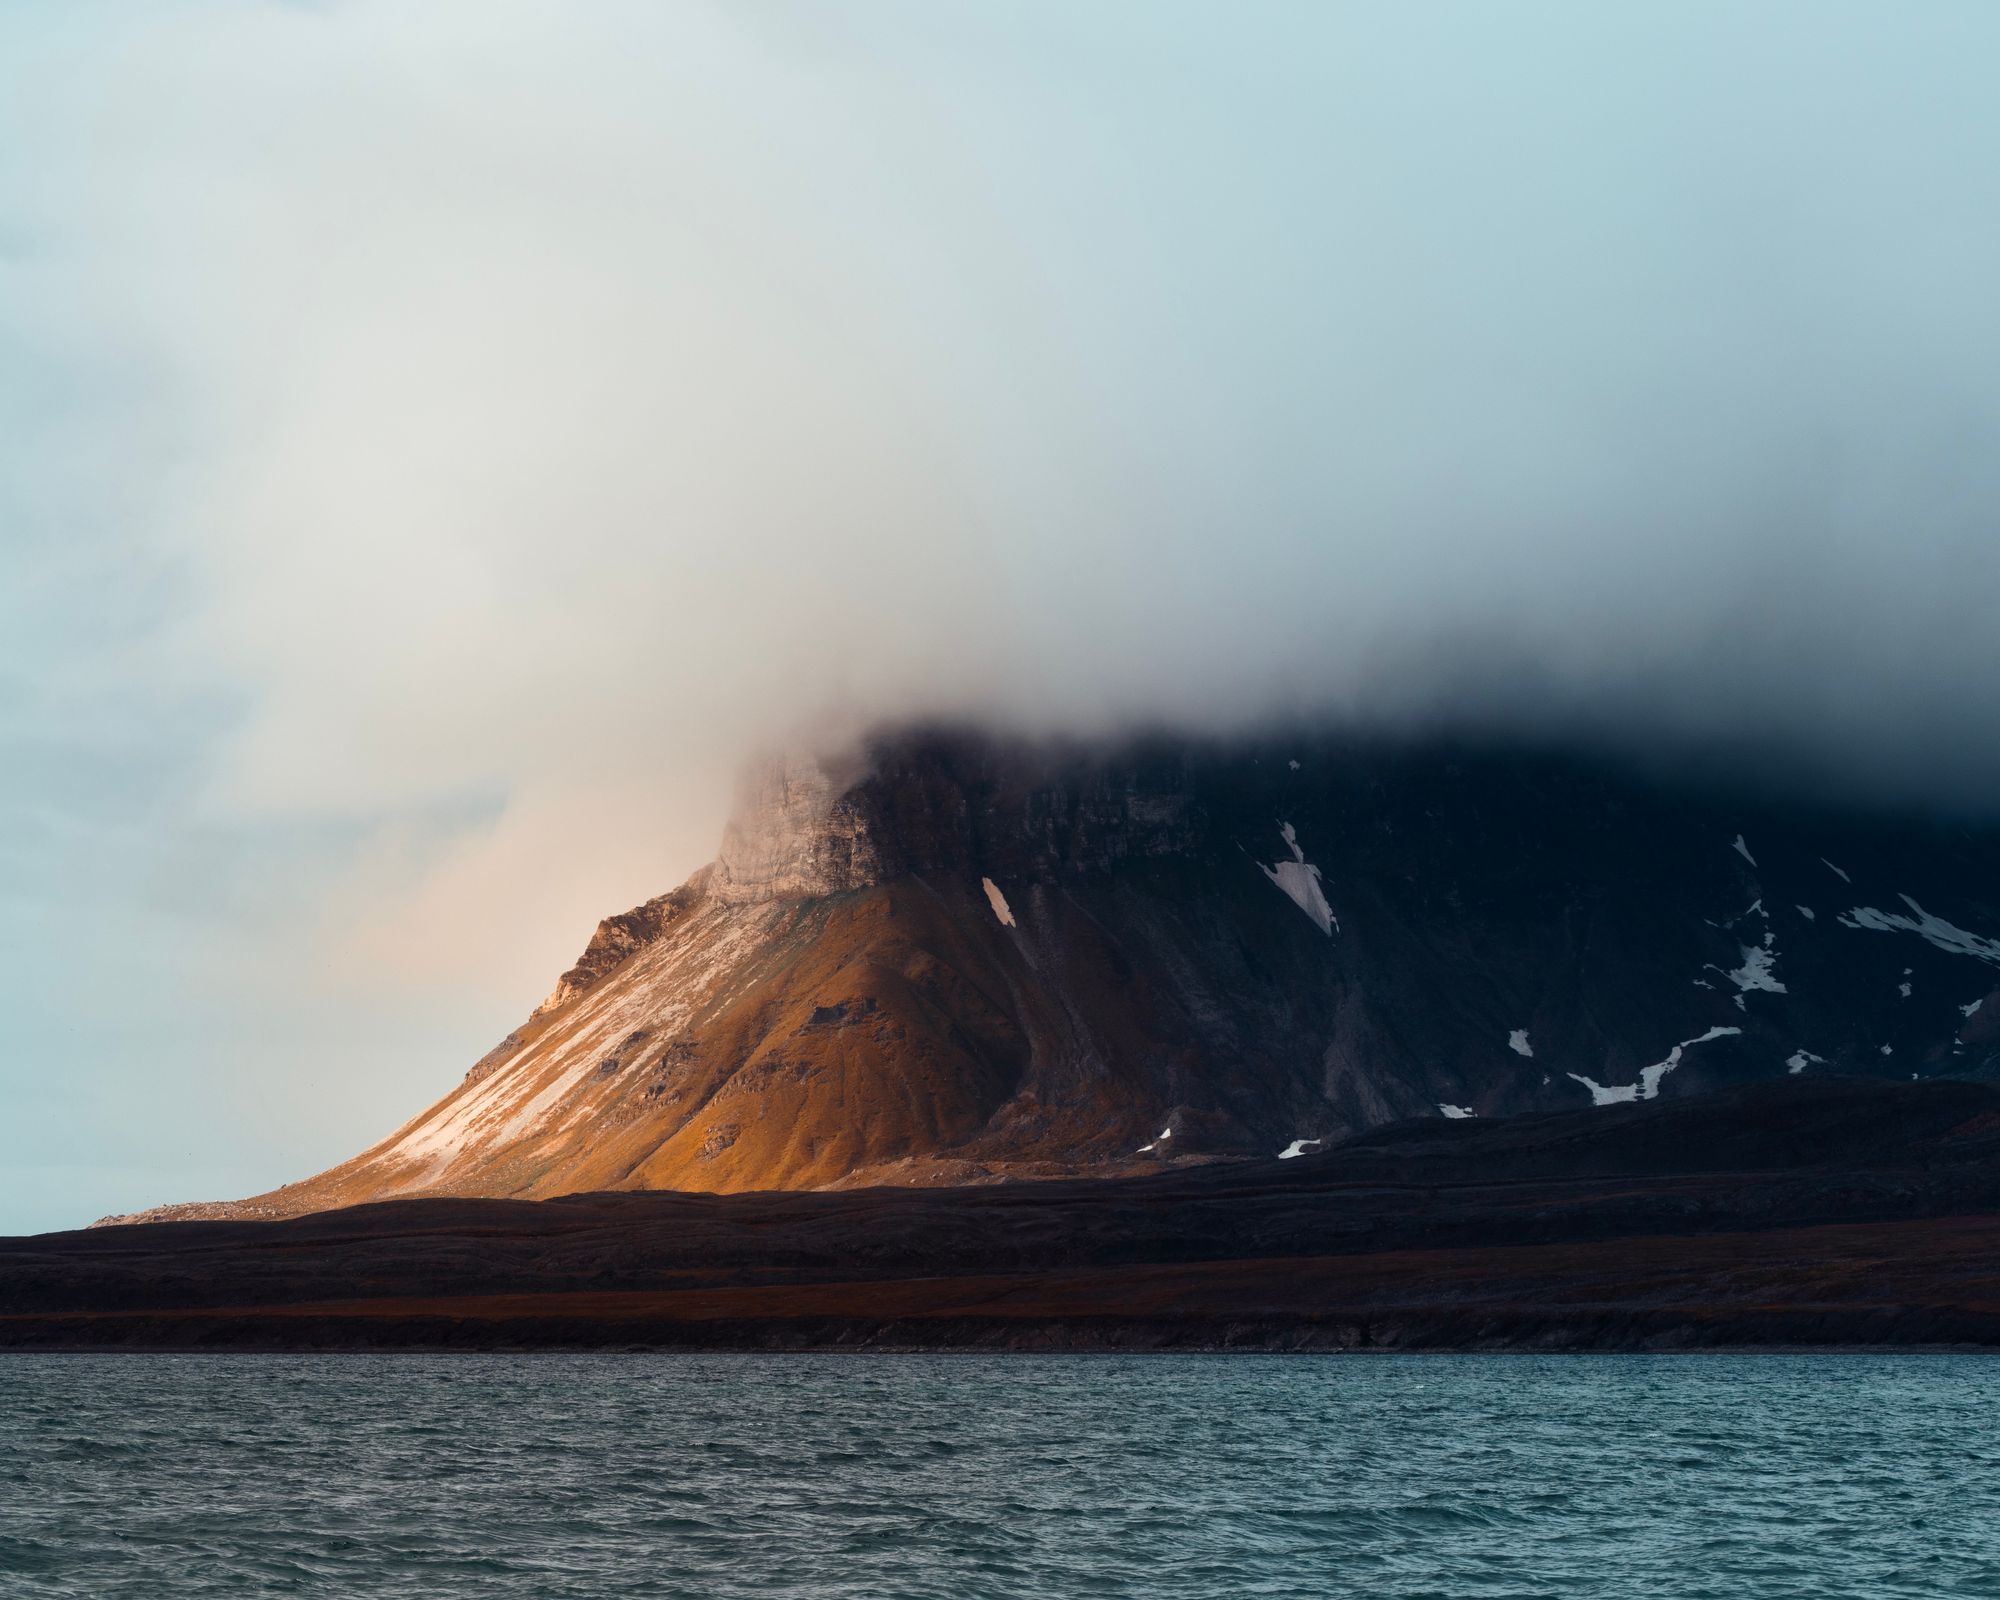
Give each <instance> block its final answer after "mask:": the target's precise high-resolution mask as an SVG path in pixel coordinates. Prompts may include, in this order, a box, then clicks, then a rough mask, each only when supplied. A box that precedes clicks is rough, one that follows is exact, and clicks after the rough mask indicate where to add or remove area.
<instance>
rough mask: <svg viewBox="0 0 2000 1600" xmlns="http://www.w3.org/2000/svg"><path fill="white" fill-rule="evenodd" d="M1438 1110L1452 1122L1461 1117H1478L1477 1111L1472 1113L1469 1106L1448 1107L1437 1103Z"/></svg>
mask: <svg viewBox="0 0 2000 1600" xmlns="http://www.w3.org/2000/svg"><path fill="white" fill-rule="evenodd" d="M1438 1110H1440V1111H1442V1112H1443V1113H1444V1114H1445V1115H1446V1116H1447V1117H1450V1118H1451V1119H1452V1121H1454V1122H1457V1121H1458V1120H1460V1119H1461V1118H1463V1117H1476V1116H1478V1115H1479V1113H1478V1112H1477V1111H1474V1110H1473V1109H1472V1107H1470V1106H1448V1105H1445V1104H1443V1103H1442V1102H1440V1103H1439V1105H1438Z"/></svg>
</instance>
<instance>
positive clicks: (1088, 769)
mask: <svg viewBox="0 0 2000 1600" xmlns="http://www.w3.org/2000/svg"><path fill="white" fill-rule="evenodd" d="M1996 969H2000V836H1996V835H1995V834H1993V833H1980V832H1974V831H1968V830H1965V829H1962V828H1949V827H1944V826H1940V825H1935V824H1930V823H1926V822H1922V821H1913V820H1910V819H1894V818H1881V817H1873V818H1862V817H1852V816H1842V815H1838V814H1835V813H1831V812H1822V811H1818V810H1814V809H1811V808H1804V807H1799V806H1796V805H1780V804H1775V803H1772V802H1768V801H1756V800H1750V799H1745V798H1742V797H1730V796H1721V795H1715V794H1703V793H1697V792H1694V791H1691V790H1684V789H1678V788H1672V787H1662V786H1660V785H1657V784H1653V783H1647V782H1641V781H1638V780H1635V779H1633V778H1630V777H1628V776H1624V775H1620V774H1617V773H1613V772H1610V771H1606V770H1602V769H1599V768H1596V767H1593V766H1590V765H1588V764H1585V763H1580V762H1577V761H1573V760H1568V759H1564V758H1558V757H1553V756H1546V755H1539V754H1531V753H1523V752H1520V751H1494V750H1474V749H1463V748H1452V747H1444V746H1436V745H1433V746H1428V747H1421V748H1416V747H1407V746H1403V747H1396V746H1388V745H1377V744H1368V743H1361V742H1356V741H1352V740H1338V739H1330V738H1308V737H1304V736H1300V737H1293V738H1272V739H1268V740H1265V741H1262V742H1257V743H1242V744H1235V745H1228V746H1224V745H1217V744H1202V743H1195V742H1188V741H1174V740H1159V741H1152V742H1140V743H1133V744H1128V745H1123V746H1120V747H1118V748H1116V749H1102V748H1084V747H1075V746H1067V747H1062V746H1052V745H1031V744H1025V743H1020V742H1011V741H1006V740H1000V739H994V738H989V737H984V736H981V735H977V734H973V733H966V732H956V731H950V730H916V731H904V732H900V733H895V734H891V735H886V736H883V737H879V738H877V739H874V740H872V741H870V742H869V743H868V744H867V745H866V746H865V747H864V748H862V749H860V750H858V751H855V752H852V753H849V754H847V755H845V756H842V757H838V758H832V759H809V758H805V757H799V756H794V757H791V758H788V759H786V760H783V761H779V762H774V763H771V764H769V765H767V766H764V767H761V768H759V769H758V770H757V771H755V772H753V773H752V774H751V775H750V777H749V778H748V779H747V781H746V783H745V785H744V789H743V793H742V797H741V801H740V803H739V806H738V809H737V813H736V815H735V817H734V818H733V819H732V821H731V822H730V824H729V827H728V829H727V831H726V833H725V836H724V841H723V846H722V851H721V854H720V857H719V859H718V861H717V862H716V863H715V864H714V865H713V866H712V867H710V868H707V869H704V871H703V872H702V873H699V874H697V875H696V876H695V877H694V878H693V879H691V880H690V881H689V882H688V883H687V884H686V885H683V886H682V887H681V888H680V889H678V890H675V891H674V892H673V893H671V894H668V895H663V896H661V897H659V898H657V899H654V900H650V901H648V902H646V903H645V904H644V905H642V906H639V907H637V908H635V909H634V910H632V911H629V912H626V913H623V914H622V915H619V916H616V917H612V918H609V919H607V920H606V921H605V922H604V923H603V924H601V925H600V927H599V929H598V931H597V933H596V935H595V936H594V937H593V938H592V940H591V941H590V945H589V947H588V948H587V949H586V951H585V952H584V955H583V957H582V958H581V959H580V960H579V961H578V963H577V965H576V966H575V967H573V968H572V969H571V970H570V971H569V972H567V973H565V974H564V975H563V977H562V979H561V981H560V982H559V983H558V985H557V987H556V990H555V992H554V993H553V994H552V995H551V996H550V997H549V999H548V1000H547V1001H546V1002H545V1003H544V1004H543V1005H542V1006H541V1007H540V1008H538V1009H537V1010H536V1012H535V1013H534V1014H533V1015H532V1016H531V1017H530V1018H529V1019H528V1021H527V1022H526V1023H524V1024H523V1026H522V1027H521V1028H520V1029H518V1030H517V1031H516V1032H515V1033H514V1034H512V1035H510V1036H509V1038H508V1039H507V1040H505V1041H503V1042H502V1044H501V1045H500V1046H499V1047H498V1048H497V1049H495V1050H494V1051H492V1052H490V1053H489V1054H488V1056H487V1057H486V1058H484V1059H483V1060H482V1061H481V1062H480V1063H479V1064H478V1065H477V1066H476V1067H475V1068H474V1069H473V1071H472V1072H471V1073H470V1074H468V1076H467V1078H466V1080H465V1082H464V1083H463V1084H461V1085H460V1087H459V1088H458V1089H457V1090H455V1091H454V1092H453V1093H452V1094H450V1095H448V1096H447V1097H446V1098H445V1099H444V1100H442V1101H441V1102H439V1103H438V1104H437V1105H436V1106H433V1107H431V1108H430V1109H429V1110H427V1111H425V1112H424V1113H422V1114H421V1115H419V1116H418V1117H417V1118H415V1119H414V1120H413V1121H411V1122H410V1123H409V1124H407V1125H406V1126H405V1127H403V1128H401V1129H399V1130H398V1131H397V1132H396V1133H395V1134H393V1135H391V1136H390V1137H389V1138H388V1139H386V1140H384V1141H383V1142H382V1143H381V1144H379V1145H377V1146H376V1147H375V1148H373V1149H372V1150H369V1151H367V1152H365V1153H363V1154H362V1155H360V1156H358V1157H356V1158H355V1159H354V1160H352V1161H350V1162H347V1163H345V1164H343V1165H342V1166H340V1167H336V1168H334V1169H332V1170H331V1171H330V1172H327V1173H324V1174H321V1175H320V1176H319V1177H317V1178H313V1179H310V1180H307V1181H306V1182H304V1183H300V1184H294V1185H291V1186H288V1187H287V1188H285V1189H283V1190H280V1191H277V1192H276V1193H274V1194H272V1195H267V1196H261V1197H258V1198H257V1199H255V1200H252V1201H245V1202H235V1203H228V1204H223V1205H214V1206H208V1205H204V1206H198V1207H182V1208H170V1210H171V1212H172V1213H173V1214H177V1215H235V1216H255V1215H278V1214H287V1213H292V1212H297V1211H303V1210H313V1209H320V1208H324V1207H326V1206H330V1205H339V1204H349V1203H354V1202H357V1201H361V1200H367V1199H378V1198H383V1197H387V1196H391V1195H403V1194H417V1193H443V1194H468V1195H518V1196H547V1195H555V1194H562V1193H568V1192H574V1191H578V1190H586V1189H609V1188H679V1189H706V1190H722V1191H734V1190H745V1189H758V1188H804V1187H825V1186H844V1185H856V1184H870V1183H897V1184H909V1183H923V1184H935V1183H950V1182H973V1181H985V1180H993V1179H997V1178H1003V1177H1019V1176H1038V1175H1055V1174H1060V1173H1077V1172H1092V1173H1095V1172H1107V1173H1108V1172H1116V1171H1124V1170H1132V1169H1135V1168H1143V1167H1146V1166H1149V1165H1152V1164H1157V1163H1161V1162H1186V1161H1191V1160H1212V1159H1217V1158H1223V1157H1230V1156H1239V1155H1266V1156H1268V1155H1272V1154H1278V1153H1286V1154H1294V1153H1300V1152H1305V1151H1310V1150H1313V1149H1316V1148H1319V1147H1321V1146H1323V1145H1325V1144H1328V1143H1330V1142H1332V1141H1334V1140H1337V1139H1340V1138H1342V1137H1345V1136H1347V1135H1351V1134H1354V1133H1357V1132H1361V1131H1363V1130H1366V1129H1368V1128H1371V1127H1374V1126H1377V1125H1380V1124H1383V1123H1387V1122H1391V1121H1396V1120H1398V1119H1403V1118H1411V1117H1430V1118H1439V1117H1443V1118H1466V1117H1475V1116H1477V1117H1494V1116H1506V1115H1510V1114H1514V1113H1518V1112H1523V1111H1529V1110H1557V1109H1564V1108H1573V1107H1590V1106H1594V1105H1608V1104H1614V1103H1619V1102H1623V1101H1634V1100H1649V1099H1654V1098H1658V1097H1661V1096H1678V1095H1684V1094H1691V1093H1699V1092H1701V1091H1702V1090H1704V1089H1710V1088H1715V1087H1719V1086H1723V1085H1729V1084H1735V1083H1739V1082H1744V1081H1749V1080H1754V1079H1758V1078H1767V1077H1775V1076H1781V1075H1790V1074H1821V1073H1836V1072H1838V1073H1847V1074H1857V1073H1858V1074H1866V1075H1874V1076H1893V1077H1897V1078H1908V1077H1912V1076H1918V1077H1922V1076H1982V1075H1988V1076H1990V1075H1994V1074H1995V1072H1996V1068H2000V989H1996V980H2000V971H1997V970H1996Z"/></svg>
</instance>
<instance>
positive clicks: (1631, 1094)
mask: <svg viewBox="0 0 2000 1600" xmlns="http://www.w3.org/2000/svg"><path fill="white" fill-rule="evenodd" d="M1742 1031H1743V1030H1742V1029H1741V1028H1710V1029H1709V1030H1708V1032H1706V1033H1704V1034H1703V1035H1701V1037H1700V1038H1698V1039H1683V1040H1682V1041H1681V1042H1680V1043H1679V1044H1677V1045H1675V1046H1674V1047H1673V1049H1671V1050H1669V1051H1668V1052H1667V1058H1666V1059H1665V1060H1664V1061H1655V1062H1654V1063H1653V1064H1652V1065H1651V1066H1650V1067H1645V1068H1642V1069H1641V1070H1640V1073H1639V1081H1638V1082H1637V1083H1625V1084H1617V1085H1612V1086H1606V1085H1604V1084H1601V1083H1599V1082H1597V1080H1596V1079H1594V1078H1586V1077H1585V1076H1584V1075H1583V1074H1582V1073H1580V1072H1572V1073H1571V1074H1570V1076H1571V1077H1572V1078H1574V1079H1576V1081H1577V1082H1578V1083H1580V1084H1582V1085H1583V1086H1584V1087H1585V1088H1586V1089H1588V1090H1589V1091H1590V1103H1591V1104H1592V1105H1595V1106H1615V1105H1618V1104H1619V1103H1621V1102H1623V1101H1629V1100H1651V1099H1654V1098H1656V1097H1657V1096H1658V1094H1659V1092H1660V1082H1661V1080H1662V1079H1663V1078H1665V1077H1666V1075H1667V1074H1668V1073H1670V1072H1672V1071H1673V1070H1674V1068H1675V1067H1677V1066H1679V1065H1680V1064H1681V1052H1682V1051H1683V1050H1689V1049H1692V1048H1693V1047H1694V1046H1695V1045H1698V1044H1707V1043H1708V1042H1709V1041H1710V1040H1711V1039H1726V1038H1728V1037H1730V1035H1732V1034H1738V1033H1741V1032H1742Z"/></svg>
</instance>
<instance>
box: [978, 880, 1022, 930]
mask: <svg viewBox="0 0 2000 1600" xmlns="http://www.w3.org/2000/svg"><path fill="white" fill-rule="evenodd" d="M979 882H980V884H981V886H982V887H983V888H984V889H985V890H986V903H987V904H988V905H989V906H991V907H992V908H993V915H994V916H996V917H998V918H999V919H1000V921H1001V924H1002V925H1003V926H1004V927H1009V928H1011V927H1013V926H1014V913H1013V912H1012V911H1011V910H1009V909H1008V906H1007V897H1006V896H1005V895H1004V894H1002V893H1001V892H1000V885H999V884H997V883H995V882H994V881H993V880H992V879H991V878H981V879H980V880H979Z"/></svg>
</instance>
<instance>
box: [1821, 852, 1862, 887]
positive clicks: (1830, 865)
mask: <svg viewBox="0 0 2000 1600" xmlns="http://www.w3.org/2000/svg"><path fill="white" fill-rule="evenodd" d="M1819 864H1820V865H1821V866H1823V867H1825V868H1826V870H1827V871H1828V872H1831V873H1835V874H1837V875H1838V877H1839V878H1840V881H1841V882H1842V883H1852V882H1853V881H1854V880H1853V879H1852V878H1850V877H1849V876H1848V875H1847V874H1846V873H1844V872H1842V871H1841V870H1840V868H1838V867H1836V866H1835V865H1834V864H1833V863H1832V862H1831V861H1829V860H1827V859H1826V857H1825V856H1821V857H1820V858H1819Z"/></svg>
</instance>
